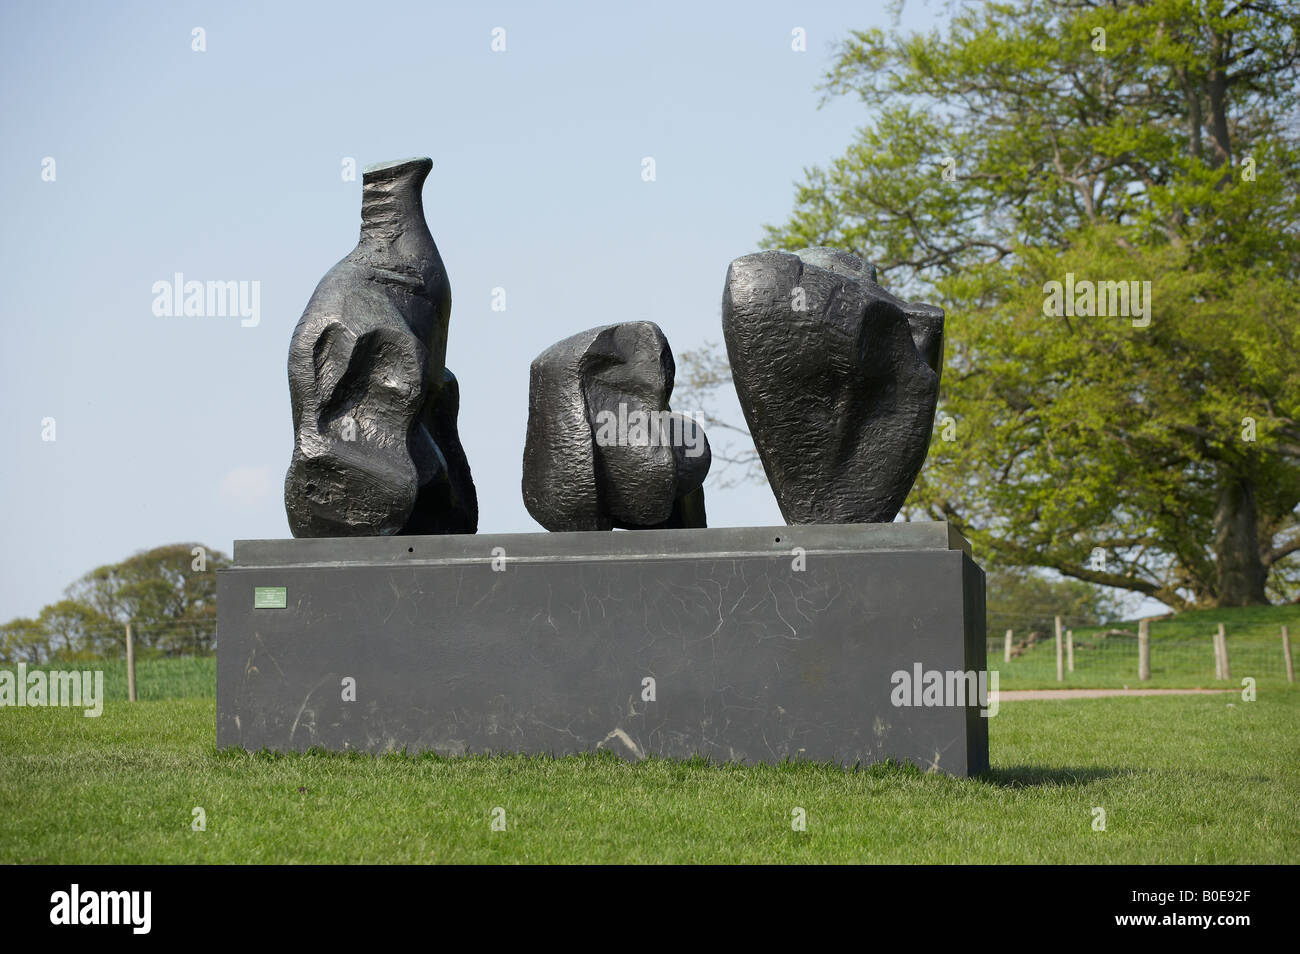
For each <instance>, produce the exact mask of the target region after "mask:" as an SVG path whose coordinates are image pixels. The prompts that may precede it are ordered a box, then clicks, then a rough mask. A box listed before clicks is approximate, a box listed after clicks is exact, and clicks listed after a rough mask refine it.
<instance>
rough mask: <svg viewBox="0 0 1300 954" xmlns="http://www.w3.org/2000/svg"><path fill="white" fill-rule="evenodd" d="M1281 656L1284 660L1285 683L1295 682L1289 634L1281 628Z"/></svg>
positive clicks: (1284, 628)
mask: <svg viewBox="0 0 1300 954" xmlns="http://www.w3.org/2000/svg"><path fill="white" fill-rule="evenodd" d="M1282 655H1283V657H1285V659H1286V681H1287V682H1295V667H1294V666H1293V665H1292V664H1291V634H1290V633H1288V632H1287V630H1286V627H1285V626H1283V627H1282Z"/></svg>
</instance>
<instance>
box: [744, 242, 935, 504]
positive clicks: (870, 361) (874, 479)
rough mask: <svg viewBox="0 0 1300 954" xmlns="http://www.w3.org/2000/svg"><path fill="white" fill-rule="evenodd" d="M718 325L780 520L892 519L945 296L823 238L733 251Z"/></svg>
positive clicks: (923, 433) (926, 408) (922, 412)
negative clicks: (892, 277)
mask: <svg viewBox="0 0 1300 954" xmlns="http://www.w3.org/2000/svg"><path fill="white" fill-rule="evenodd" d="M722 327H723V334H724V336H725V338H726V342H727V356H728V358H729V359H730V361H731V373H732V378H733V380H734V381H735V384H736V391H737V393H738V394H739V396H740V406H741V410H742V411H743V412H744V415H745V420H746V421H747V422H748V424H749V430H750V433H751V435H752V436H753V438H754V444H755V446H756V448H757V449H758V454H759V457H760V459H761V460H762V462H763V469H764V470H765V471H766V473H767V479H768V482H769V483H770V484H771V485H772V490H773V492H774V493H775V494H776V499H777V503H778V504H779V505H780V507H781V513H782V515H783V516H784V517H785V520H786V523H789V524H804V523H883V522H888V521H891V520H893V519H894V516H895V515H896V514H897V513H898V510H899V508H900V507H902V505H903V501H904V500H905V499H906V498H907V494H908V491H909V490H911V488H912V484H913V482H915V480H916V476H917V474H918V473H920V470H921V465H922V463H924V461H925V455H926V452H927V451H928V450H929V446H930V432H931V430H932V428H933V426H934V413H935V405H936V402H937V401H938V396H939V374H940V371H941V369H942V367H943V310H942V309H940V308H936V307H934V306H933V305H924V304H913V303H910V302H906V301H903V300H902V299H900V298H897V297H895V296H894V295H891V294H890V293H889V292H887V291H885V289H883V288H881V287H880V285H879V284H877V282H876V270H875V267H874V266H873V265H871V264H869V263H867V262H865V261H863V260H862V259H860V258H858V257H857V256H856V255H851V254H849V253H847V252H841V251H838V250H836V249H831V248H809V249H803V250H801V251H799V252H795V253H789V252H777V251H768V252H758V253H756V254H753V255H746V256H744V257H742V258H738V259H736V260H735V261H734V262H732V263H731V267H730V268H729V269H728V271H727V280H726V287H725V290H724V292H723V298H722Z"/></svg>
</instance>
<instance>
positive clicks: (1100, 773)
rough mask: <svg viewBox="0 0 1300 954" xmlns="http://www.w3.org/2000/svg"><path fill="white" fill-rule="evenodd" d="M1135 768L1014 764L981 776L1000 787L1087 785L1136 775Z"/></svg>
mask: <svg viewBox="0 0 1300 954" xmlns="http://www.w3.org/2000/svg"><path fill="white" fill-rule="evenodd" d="M1135 774H1137V772H1136V770H1135V769H1111V768H1071V767H1069V766H1064V767H1051V768H1049V767H1047V766H1045V765H1013V766H1011V767H1010V768H995V769H989V770H988V771H987V772H985V773H984V774H982V775H980V776H979V779H980V780H981V781H984V782H991V783H992V784H994V785H997V786H998V787H999V788H1032V787H1035V786H1069V785H1087V784H1089V783H1090V782H1096V781H1100V780H1101V779H1107V778H1118V777H1120V776H1123V775H1135Z"/></svg>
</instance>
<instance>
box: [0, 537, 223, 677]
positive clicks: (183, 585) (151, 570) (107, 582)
mask: <svg viewBox="0 0 1300 954" xmlns="http://www.w3.org/2000/svg"><path fill="white" fill-rule="evenodd" d="M229 565H230V560H229V558H228V557H227V556H226V555H225V554H223V553H222V552H221V551H219V550H214V549H212V548H210V547H204V546H202V545H201V544H197V543H173V544H169V545H167V546H161V547H155V548H154V549H152V550H146V551H142V552H140V553H137V554H135V555H133V556H131V557H128V558H127V559H126V560H123V561H122V562H121V563H111V564H106V565H105V566H100V567H96V568H95V569H93V570H91V571H90V572H88V573H86V574H85V575H84V576H82V577H81V578H80V579H78V580H76V581H75V582H74V583H72V585H70V586H69V587H68V588H67V590H66V591H65V598H64V599H62V600H60V601H58V602H57V603H53V604H51V605H49V606H46V607H45V608H44V609H42V610H41V612H40V614H39V615H38V616H37V618H36V619H14V620H10V621H9V622H8V623H6V624H4V625H3V626H0V661H9V662H31V663H36V662H47V661H49V660H50V659H52V658H58V659H70V660H77V659H93V658H110V657H115V656H121V655H122V654H123V653H124V651H125V630H124V627H125V625H126V623H128V622H130V623H131V625H132V631H133V636H134V638H135V641H136V645H137V647H139V650H140V651H141V652H143V653H145V654H150V653H153V654H160V655H180V654H182V653H185V654H189V653H194V654H202V653H208V652H211V651H212V648H213V644H214V642H215V639H216V631H217V599H216V597H217V584H216V573H215V571H216V570H219V569H221V568H222V567H225V566H229Z"/></svg>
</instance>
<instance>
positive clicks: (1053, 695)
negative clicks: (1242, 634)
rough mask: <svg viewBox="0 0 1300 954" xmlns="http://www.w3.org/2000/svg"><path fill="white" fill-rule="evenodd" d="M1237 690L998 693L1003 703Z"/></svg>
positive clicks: (1020, 690)
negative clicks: (1021, 700)
mask: <svg viewBox="0 0 1300 954" xmlns="http://www.w3.org/2000/svg"><path fill="white" fill-rule="evenodd" d="M1240 691H1241V690H1239V689H1005V690H1002V691H1001V692H999V693H998V698H999V699H1000V700H1001V701H1003V702H1015V701H1017V700H1019V699H1104V698H1106V697H1107V696H1199V695H1206V694H1213V693H1216V692H1240Z"/></svg>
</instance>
